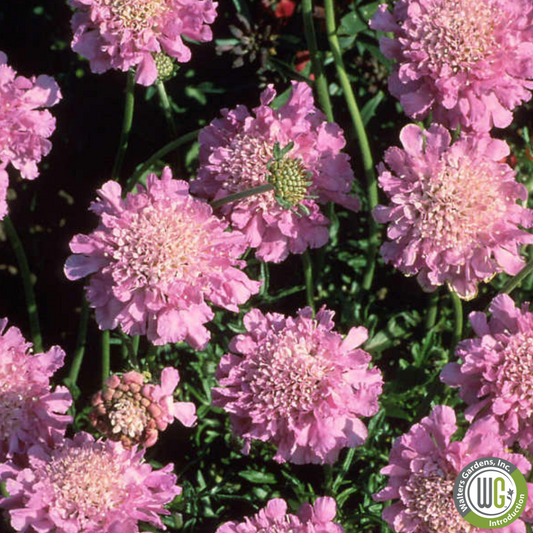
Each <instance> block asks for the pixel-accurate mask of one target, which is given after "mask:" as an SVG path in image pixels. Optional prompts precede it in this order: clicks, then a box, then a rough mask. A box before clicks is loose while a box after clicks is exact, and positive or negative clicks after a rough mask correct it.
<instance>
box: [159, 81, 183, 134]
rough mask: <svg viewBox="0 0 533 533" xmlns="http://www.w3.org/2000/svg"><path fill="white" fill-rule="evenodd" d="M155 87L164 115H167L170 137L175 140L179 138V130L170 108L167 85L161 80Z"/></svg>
mask: <svg viewBox="0 0 533 533" xmlns="http://www.w3.org/2000/svg"><path fill="white" fill-rule="evenodd" d="M155 85H156V87H157V92H158V94H159V100H160V101H161V106H162V107H163V113H164V114H165V119H166V121H167V124H168V129H169V131H170V136H171V137H172V138H173V139H175V138H176V137H177V136H178V130H177V129H176V123H175V122H174V117H173V116H172V107H171V106H170V100H169V99H168V94H167V91H166V89H165V84H164V83H163V82H162V81H161V80H157V81H156V82H155Z"/></svg>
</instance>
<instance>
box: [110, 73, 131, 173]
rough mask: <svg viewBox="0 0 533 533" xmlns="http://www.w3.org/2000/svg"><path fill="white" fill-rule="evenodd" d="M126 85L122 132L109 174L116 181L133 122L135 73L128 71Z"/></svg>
mask: <svg viewBox="0 0 533 533" xmlns="http://www.w3.org/2000/svg"><path fill="white" fill-rule="evenodd" d="M127 80H128V81H127V83H126V99H125V103H124V117H123V119H122V131H121V132H120V141H119V144H118V150H117V155H116V156H115V162H114V164H113V171H112V172H111V177H112V179H115V180H118V179H119V178H120V171H121V170H122V165H123V163H124V157H125V155H126V150H127V149H128V144H129V139H130V132H131V124H132V122H133V109H134V107H135V94H134V92H135V72H133V71H132V70H130V71H129V72H128V78H127Z"/></svg>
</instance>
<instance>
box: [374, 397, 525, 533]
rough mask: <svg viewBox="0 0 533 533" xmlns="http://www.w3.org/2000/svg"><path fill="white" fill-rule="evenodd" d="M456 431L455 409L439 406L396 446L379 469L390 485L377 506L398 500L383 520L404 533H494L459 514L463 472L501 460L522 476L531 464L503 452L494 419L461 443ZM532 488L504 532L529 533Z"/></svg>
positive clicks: (378, 496) (379, 496)
mask: <svg viewBox="0 0 533 533" xmlns="http://www.w3.org/2000/svg"><path fill="white" fill-rule="evenodd" d="M456 431H457V425H456V421H455V413H454V411H453V409H452V408H451V407H447V406H444V405H438V406H437V407H435V408H434V409H433V412H432V413H431V414H430V415H429V416H428V417H426V418H423V419H422V421H421V422H420V423H419V424H415V425H414V426H413V427H412V428H411V429H410V430H409V431H408V432H407V433H406V434H405V435H403V436H401V437H400V438H399V439H397V440H396V442H395V443H394V446H393V447H392V450H391V453H390V458H389V464H388V466H386V467H385V468H383V469H382V470H381V473H382V474H385V475H387V476H390V479H389V484H388V485H387V487H385V488H384V489H383V490H381V491H380V492H379V493H378V494H376V495H375V496H374V499H375V500H377V501H381V502H384V501H389V500H397V501H396V502H395V503H393V504H392V505H391V506H390V507H386V508H385V509H384V510H383V519H384V520H386V521H387V523H388V524H389V526H390V527H391V528H392V529H393V530H394V531H398V532H402V533H434V532H438V533H474V532H481V531H486V532H489V531H492V530H490V529H487V530H485V529H483V530H482V529H478V528H475V527H473V526H471V525H470V524H469V523H468V522H466V520H464V519H463V518H462V516H461V515H460V514H459V513H458V512H457V509H456V508H455V504H454V502H453V486H454V483H455V479H456V478H457V475H458V474H459V472H460V471H461V470H462V469H463V468H464V467H465V466H466V465H468V464H469V463H471V462H472V461H475V460H476V459H480V458H482V457H499V458H500V459H505V460H507V461H509V462H511V463H512V464H514V465H515V466H516V467H517V468H518V469H519V470H520V472H522V474H524V475H526V474H527V473H528V472H529V470H530V469H531V465H530V463H529V462H528V461H527V459H526V458H525V457H524V456H522V455H520V454H517V453H509V452H507V451H506V450H505V446H504V443H503V442H502V440H501V438H500V437H499V435H498V426H497V424H496V423H495V421H494V420H491V419H485V420H482V421H479V422H477V423H476V424H474V425H473V426H471V427H470V429H469V430H468V431H467V433H466V435H465V437H464V439H463V440H462V441H455V442H452V441H451V437H452V435H453V434H454V433H455V432H456ZM532 490H533V484H531V483H528V492H529V498H528V502H527V504H526V509H525V511H524V513H523V514H522V516H521V519H519V520H517V521H516V522H514V523H513V524H511V525H509V526H505V527H502V528H501V529H500V531H502V532H504V533H525V526H524V523H523V520H527V521H528V522H529V521H531V518H532V514H531V511H532V492H531V491H532Z"/></svg>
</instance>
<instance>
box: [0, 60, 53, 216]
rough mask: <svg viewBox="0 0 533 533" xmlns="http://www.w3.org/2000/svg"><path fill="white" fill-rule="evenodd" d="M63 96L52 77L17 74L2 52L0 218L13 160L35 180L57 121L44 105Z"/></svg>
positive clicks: (0, 68)
mask: <svg viewBox="0 0 533 533" xmlns="http://www.w3.org/2000/svg"><path fill="white" fill-rule="evenodd" d="M60 98H61V92H60V90H59V87H58V85H57V83H56V82H55V81H54V79H53V78H51V77H50V76H38V77H37V78H35V77H31V78H25V77H24V76H17V73H16V71H15V70H13V68H11V67H10V66H9V65H8V64H7V56H6V55H5V54H4V53H3V52H0V220H1V219H2V218H3V217H4V216H5V215H6V214H7V204H6V200H5V199H6V193H7V187H8V174H7V171H6V170H5V169H6V167H7V165H8V164H9V163H11V164H12V165H13V167H15V168H16V169H17V170H18V171H20V175H21V176H22V177H23V178H25V179H28V180H33V179H35V178H36V177H37V176H38V175H39V171H38V169H37V163H39V161H41V158H42V157H43V156H45V155H47V154H48V152H50V150H51V148H52V143H51V142H50V141H49V140H48V138H49V137H50V136H51V135H52V133H53V131H54V129H55V126H56V121H55V118H54V117H53V116H52V115H51V113H50V112H49V111H48V110H46V109H41V108H45V107H51V106H53V105H55V104H56V103H57V102H58V101H59V100H60Z"/></svg>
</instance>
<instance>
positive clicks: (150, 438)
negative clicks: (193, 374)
mask: <svg viewBox="0 0 533 533" xmlns="http://www.w3.org/2000/svg"><path fill="white" fill-rule="evenodd" d="M179 380H180V375H179V373H178V371H177V370H176V369H175V368H172V367H167V368H164V369H163V371H162V372H161V385H156V384H153V383H145V380H144V376H143V374H140V373H139V372H135V371H132V372H127V373H126V374H123V375H122V376H118V375H116V374H114V375H112V376H110V377H109V378H108V379H107V380H106V383H105V387H104V390H102V391H99V392H98V393H97V394H95V396H94V398H93V401H92V404H93V410H92V411H91V413H90V415H89V418H90V419H91V421H92V422H93V424H94V425H95V426H96V428H97V429H98V430H99V431H100V432H102V433H104V434H105V435H106V436H107V437H108V438H109V439H111V440H120V441H121V442H122V444H123V445H124V446H126V447H127V448H131V447H132V446H133V445H135V444H140V445H141V446H144V447H145V448H148V447H150V446H153V445H154V444H155V443H156V442H157V438H158V436H159V432H160V431H164V430H165V429H167V426H168V425H169V424H172V422H174V418H176V419H178V420H179V421H180V422H181V423H182V424H183V425H185V426H187V427H191V426H192V425H193V424H194V423H195V422H196V407H195V405H194V404H193V403H190V402H175V401H174V399H173V397H172V395H173V394H174V391H175V390H176V387H177V386H178V383H179Z"/></svg>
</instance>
